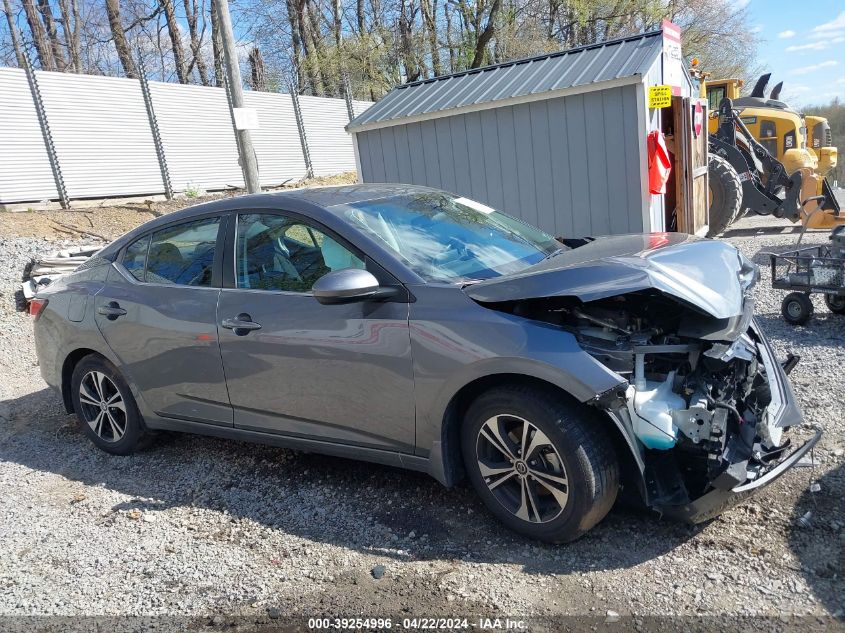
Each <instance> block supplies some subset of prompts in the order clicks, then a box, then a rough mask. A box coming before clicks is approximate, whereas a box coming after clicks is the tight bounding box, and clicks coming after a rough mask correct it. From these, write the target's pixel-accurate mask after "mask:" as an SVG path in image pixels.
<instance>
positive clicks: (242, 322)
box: [220, 312, 261, 336]
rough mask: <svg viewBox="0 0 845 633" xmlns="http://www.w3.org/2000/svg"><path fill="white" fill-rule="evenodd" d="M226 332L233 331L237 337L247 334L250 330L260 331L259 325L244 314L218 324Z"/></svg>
mask: <svg viewBox="0 0 845 633" xmlns="http://www.w3.org/2000/svg"><path fill="white" fill-rule="evenodd" d="M220 325H222V326H223V327H224V328H226V329H227V330H234V332H235V334H237V335H238V336H244V335H245V334H249V333H250V332H251V331H252V330H260V329H261V324H260V323H256V322H255V321H253V320H252V317H251V316H249V315H248V314H246V313H243V312H242V313H241V314H239V315H238V316H236V317H235V318H234V319H223V322H222V323H221V324H220Z"/></svg>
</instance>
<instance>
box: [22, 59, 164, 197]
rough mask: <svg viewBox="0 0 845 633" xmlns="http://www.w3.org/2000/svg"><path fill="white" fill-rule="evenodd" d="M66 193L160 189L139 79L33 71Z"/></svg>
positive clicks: (150, 191) (101, 194) (92, 194)
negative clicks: (42, 100)
mask: <svg viewBox="0 0 845 633" xmlns="http://www.w3.org/2000/svg"><path fill="white" fill-rule="evenodd" d="M36 77H37V78H38V85H39V87H40V89H41V95H42V97H43V99H44V109H45V110H46V112H47V121H48V123H49V125H50V131H51V132H52V134H53V142H54V143H55V145H56V154H57V155H58V157H59V164H60V165H61V169H62V175H63V176H64V180H65V187H67V193H68V197H69V198H98V197H106V196H114V195H124V196H130V195H144V194H153V193H160V192H161V191H163V190H164V185H163V184H162V180H161V170H160V169H159V166H158V159H157V158H156V153H155V144H154V143H153V136H152V132H151V131H150V124H149V119H148V118H147V111H146V109H145V107H144V97H143V95H142V94H141V84H140V82H138V81H136V80H133V79H122V78H119V77H96V76H93V75H75V74H71V73H57V72H41V71H37V72H36Z"/></svg>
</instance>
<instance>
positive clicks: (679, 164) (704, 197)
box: [672, 97, 710, 235]
mask: <svg viewBox="0 0 845 633" xmlns="http://www.w3.org/2000/svg"><path fill="white" fill-rule="evenodd" d="M696 106H698V107H696ZM672 110H673V114H674V119H675V120H674V129H675V152H676V159H675V166H676V169H675V186H676V187H677V206H676V214H677V225H678V231H680V232H682V233H693V234H696V235H704V234H705V233H706V232H707V225H708V222H709V217H708V212H709V207H710V195H709V183H708V182H707V100H706V99H699V98H697V97H695V98H693V97H672ZM696 132H697V133H696Z"/></svg>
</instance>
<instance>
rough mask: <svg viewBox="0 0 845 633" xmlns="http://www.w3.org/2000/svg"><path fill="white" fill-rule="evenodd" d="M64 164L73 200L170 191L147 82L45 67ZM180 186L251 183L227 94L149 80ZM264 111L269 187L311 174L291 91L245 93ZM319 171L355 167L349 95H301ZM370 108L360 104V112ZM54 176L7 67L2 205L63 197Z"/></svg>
mask: <svg viewBox="0 0 845 633" xmlns="http://www.w3.org/2000/svg"><path fill="white" fill-rule="evenodd" d="M37 78H38V83H39V87H40V90H41V94H42V97H43V102H44V109H45V111H46V113H47V122H48V125H49V127H50V130H51V132H52V136H53V141H54V144H55V147H56V154H57V156H58V162H59V165H60V168H61V171H62V175H63V178H64V182H65V186H66V188H67V192H68V196H69V197H70V198H71V199H79V198H101V197H116V196H131V195H149V194H158V193H163V192H164V183H163V181H162V175H161V168H160V166H159V163H158V157H157V155H156V151H155V143H154V140H153V134H152V130H151V128H150V122H149V119H148V116H147V111H146V108H145V106H144V98H143V94H142V92H141V84H140V82H139V81H137V80H134V79H123V78H117V77H101V76H93V75H76V74H70V73H67V74H66V73H56V72H42V71H37ZM149 85H150V92H151V97H152V103H153V108H154V110H155V115H156V119H157V120H158V126H159V130H160V133H161V139H162V144H163V146H164V155H165V159H166V162H167V167H168V172H169V174H170V180H171V183H172V185H173V190H174V191H176V192H182V191H185V190H186V189H187V188H188V185H189V184H191V185H193V186H195V187H197V188H202V189H206V190H215V189H224V188H228V187H243V174H242V173H241V168H240V165H239V164H238V151H237V143H236V141H235V133H234V130H233V127H232V119H231V115H230V113H229V106H228V103H227V101H226V93H225V91H224V90H223V89H222V88H210V87H205V86H192V85H188V86H185V85H180V84H168V83H162V82H150V84H149ZM244 100H245V105H246V107H250V108H255V109H256V110H257V111H258V118H259V129H256V130H253V131H252V133H251V135H252V140H253V145H254V146H255V153H256V158H257V159H258V167H259V174H260V178H261V184H262V185H263V186H265V187H270V186H274V185H280V184H283V183H285V182H289V181H291V180H299V179H301V178H303V177H304V176H305V173H306V168H305V159H304V157H303V154H302V144H301V141H300V138H299V131H298V129H297V125H296V117H295V115H294V110H293V102H292V100H291V97H290V95H287V94H277V93H262V92H246V93H245V95H244ZM300 103H301V105H302V115H303V120H304V125H305V129H306V138H307V141H308V146H309V151H310V155H311V159H312V163H313V167H314V173H315V175H333V174H338V173H341V172H345V171H352V170H354V169H355V153H354V150H353V148H352V139H351V137H350V136H349V134H347V133H346V130H345V129H344V127H345V126H346V124H347V123H348V113H347V110H346V104H345V102H344V100H343V99H331V98H323V97H312V96H302V97H300ZM371 105H372V103H370V102H368V101H354V102H353V110H354V111H355V113H356V114H360V113H361V112H363V111H364V110H366V109H367V108H368V107H370V106H371ZM57 198H58V192H57V191H56V185H55V180H54V178H53V173H52V170H51V169H50V161H49V158H48V154H47V149H46V147H45V145H44V140H43V136H42V132H41V127H40V125H39V122H38V117H37V115H36V111H35V105H34V103H33V99H32V94H31V93H30V90H29V84H28V82H27V80H26V74H25V73H24V71H23V70H21V69H17V68H0V203H13V202H40V201H42V200H48V199H49V200H56V199H57Z"/></svg>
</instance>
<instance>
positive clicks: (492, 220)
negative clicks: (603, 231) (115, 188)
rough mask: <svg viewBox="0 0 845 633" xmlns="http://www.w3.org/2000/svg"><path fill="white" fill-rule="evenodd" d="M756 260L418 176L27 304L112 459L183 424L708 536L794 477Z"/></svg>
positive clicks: (49, 291)
mask: <svg viewBox="0 0 845 633" xmlns="http://www.w3.org/2000/svg"><path fill="white" fill-rule="evenodd" d="M756 281H757V269H756V267H755V266H754V265H753V264H751V263H750V262H749V261H748V260H747V259H745V258H744V257H743V256H742V255H741V254H740V253H739V252H738V251H737V250H736V249H735V248H733V247H731V246H729V245H727V244H725V243H722V242H718V241H712V240H699V239H696V238H693V237H690V236H686V235H681V234H653V235H627V236H617V237H606V238H596V239H591V238H589V239H580V240H556V239H554V238H552V237H551V236H549V235H546V234H544V233H542V232H540V231H538V230H537V229H535V228H532V227H530V226H528V225H526V224H524V223H522V222H520V221H517V220H515V219H513V218H510V217H508V216H506V215H504V214H501V213H499V212H497V211H495V210H493V209H491V208H489V207H487V206H485V205H483V204H480V203H478V202H475V201H473V200H469V199H466V198H462V197H457V196H454V195H452V194H448V193H445V192H442V191H438V190H434V189H427V188H423V187H412V186H405V185H357V186H347V187H329V188H321V189H311V190H301V191H291V192H285V193H277V194H260V195H253V196H243V197H240V198H234V199H227V200H220V201H216V202H212V203H208V204H203V205H199V206H195V207H191V208H189V209H185V210H183V211H180V212H177V213H173V214H170V215H167V216H164V217H161V218H157V219H156V220H153V221H151V222H149V223H147V224H145V225H143V226H141V227H139V228H138V229H136V230H134V231H132V232H131V233H129V234H127V235H125V236H124V237H122V238H120V239H119V240H117V241H116V242H114V243H113V244H111V245H109V246H108V247H106V248H105V249H104V250H103V251H101V252H100V253H99V254H98V255H97V256H95V257H94V258H92V260H90V261H89V262H87V263H86V264H85V265H84V266H82V267H81V268H80V269H78V270H77V271H76V272H75V273H73V274H71V275H68V276H66V277H65V278H63V279H61V280H60V281H58V282H56V283H54V284H53V285H51V286H49V287H47V288H46V289H45V290H42V291H41V292H40V293H39V294H38V296H37V297H36V299H35V300H34V301H33V303H32V309H31V313H32V314H33V316H34V317H35V338H36V347H37V351H38V357H39V361H40V365H41V371H42V375H43V376H44V378H45V379H46V381H47V382H48V384H50V385H51V386H53V387H54V388H55V389H56V390H57V391H58V392H59V393H61V395H62V398H63V399H64V402H65V406H66V407H67V409H68V411H69V412H75V413H76V415H77V416H78V418H79V420H80V423H81V425H82V428H83V430H84V431H85V433H86V434H87V435H88V436H89V438H90V439H91V440H92V442H93V443H94V444H96V445H97V446H98V447H100V448H101V449H103V450H105V451H108V452H111V453H114V454H118V455H126V454H129V453H131V452H133V451H135V450H137V449H138V448H139V447H140V446H142V445H143V443H144V440H145V438H146V437H147V436H148V435H149V434H150V433H151V432H154V431H156V430H160V429H163V430H172V431H185V432H191V433H199V434H205V435H214V436H218V437H226V438H233V439H239V440H247V441H253V442H261V443H266V444H272V445H277V446H285V447H290V448H296V449H303V450H310V451H314V452H321V453H325V454H332V455H339V456H342V457H351V458H356V459H363V460H368V461H372V462H379V463H384V464H391V465H395V466H400V467H403V468H410V469H414V470H419V471H423V472H427V473H429V474H431V475H432V476H434V477H435V478H437V479H438V480H439V481H441V482H442V483H443V484H445V485H447V486H451V485H453V484H455V483H457V482H458V481H460V480H461V479H462V478H464V477H467V478H468V479H469V480H470V482H471V483H472V485H473V486H474V487H475V489H476V490H477V492H478V494H479V495H480V496H481V499H482V500H483V502H484V503H485V505H486V506H487V507H488V508H489V509H490V511H491V512H492V513H493V514H495V515H496V516H497V517H498V518H499V519H501V520H502V521H503V522H504V523H505V524H506V525H507V526H509V527H510V528H512V529H514V530H516V531H518V532H521V533H522V534H525V535H528V536H530V537H533V538H538V539H542V540H546V541H551V542H563V541H570V540H572V539H575V538H577V537H579V536H580V535H582V534H583V533H584V532H586V531H587V530H589V529H590V528H591V527H592V526H594V525H595V524H596V523H598V522H599V521H601V519H602V518H603V517H604V516H605V515H606V514H607V512H608V511H609V510H610V508H611V507H612V506H613V504H614V502H615V500H616V498H617V494H618V493H619V491H620V489H621V488H622V487H623V486H624V487H625V488H626V489H627V490H630V491H635V492H636V493H638V494H639V496H640V497H641V498H642V500H643V501H644V502H645V504H646V505H647V506H649V507H650V508H653V509H655V510H657V511H659V512H661V513H662V514H667V515H671V516H675V517H678V518H681V519H684V520H687V521H691V522H700V521H704V520H707V519H709V518H711V517H713V516H716V515H717V514H718V513H719V512H720V511H722V510H723V509H724V508H726V507H728V506H729V505H730V504H732V503H735V502H737V501H739V500H741V499H742V498H743V497H745V496H747V495H749V494H751V493H753V492H754V491H755V490H758V489H760V488H761V487H763V486H765V485H766V484H768V483H770V482H771V481H773V480H774V479H776V478H777V477H778V476H780V475H781V474H782V473H783V472H785V471H786V470H787V469H789V468H790V467H791V466H792V465H794V464H795V462H797V461H798V460H799V459H800V458H801V456H803V455H804V454H805V453H806V452H807V451H808V450H810V448H812V446H813V445H814V444H815V443H816V442H817V441H818V439H819V436H820V432H818V433H816V435H815V436H814V437H813V438H812V439H811V440H810V441H809V442H806V443H805V444H803V445H802V446H799V447H797V448H796V447H792V446H791V445H790V441H789V439H787V430H788V428H789V427H791V426H795V425H798V424H801V423H802V421H803V420H802V416H801V413H800V411H799V410H798V408H797V406H796V404H795V397H794V395H793V393H792V390H791V387H790V385H789V382H788V380H787V377H786V374H787V373H788V372H789V370H790V369H791V368H792V366H794V363H795V362H796V359H795V358H794V357H789V358H788V359H786V360H784V361H783V362H780V361H779V360H777V359H776V358H775V357H774V355H773V353H772V350H771V348H770V346H769V344H768V343H767V342H766V339H765V337H764V336H763V334H762V332H761V331H760V329H759V327H758V326H757V324H756V323H755V321H754V317H753V311H754V305H753V299H752V288H753V286H754V284H755V282H756Z"/></svg>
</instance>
